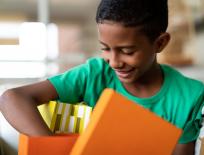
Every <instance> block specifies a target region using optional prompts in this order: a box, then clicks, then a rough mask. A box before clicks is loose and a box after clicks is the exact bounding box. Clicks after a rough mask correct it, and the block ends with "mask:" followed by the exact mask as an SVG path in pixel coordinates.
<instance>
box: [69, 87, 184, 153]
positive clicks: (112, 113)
mask: <svg viewBox="0 0 204 155" xmlns="http://www.w3.org/2000/svg"><path fill="white" fill-rule="evenodd" d="M181 132H182V130H181V129H179V128H177V127H176V126H174V125H172V124H170V123H169V122H167V121H165V120H163V119H162V118H160V117H159V116H157V115H156V114H154V113H152V112H150V111H149V110H147V109H145V108H143V107H142V106H140V105H138V104H136V103H134V102H133V101H130V100H128V99H127V98H126V97H124V96H122V95H120V94H118V93H116V92H115V91H113V90H111V89H106V90H105V91H104V92H103V93H102V95H101V97H100V99H99V101H98V103H97V105H96V107H95V109H94V111H93V114H92V116H91V119H90V122H89V124H88V126H87V128H86V130H85V131H84V132H83V133H82V134H81V135H80V137H79V138H78V139H77V141H76V143H75V145H74V147H73V149H72V151H71V155H135V154H138V155H151V154H152V155H159V154H161V155H170V154H172V151H173V149H174V147H175V145H176V143H177V141H178V139H179V137H180V135H181Z"/></svg>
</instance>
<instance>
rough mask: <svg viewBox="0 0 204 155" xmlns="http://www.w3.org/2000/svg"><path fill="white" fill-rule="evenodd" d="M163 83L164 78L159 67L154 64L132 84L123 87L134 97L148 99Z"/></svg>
mask: <svg viewBox="0 0 204 155" xmlns="http://www.w3.org/2000/svg"><path fill="white" fill-rule="evenodd" d="M163 81H164V78H163V73H162V70H161V68H160V65H159V64H155V65H153V66H152V67H151V68H150V69H149V70H148V71H147V72H146V73H144V75H143V76H142V77H140V78H139V79H137V80H136V81H135V82H134V83H131V84H123V85H124V87H125V88H126V90H127V91H128V92H130V93H131V94H133V95H134V96H137V97H150V96H152V95H154V94H156V93H157V92H158V91H159V90H160V88H161V86H162V84H163Z"/></svg>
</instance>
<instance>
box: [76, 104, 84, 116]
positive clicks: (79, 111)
mask: <svg viewBox="0 0 204 155" xmlns="http://www.w3.org/2000/svg"><path fill="white" fill-rule="evenodd" d="M84 111H85V106H83V105H79V108H78V115H77V117H80V118H82V117H83V115H84Z"/></svg>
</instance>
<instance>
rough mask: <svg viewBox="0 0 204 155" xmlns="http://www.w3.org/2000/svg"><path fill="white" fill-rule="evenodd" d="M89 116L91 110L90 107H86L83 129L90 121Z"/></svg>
mask: <svg viewBox="0 0 204 155" xmlns="http://www.w3.org/2000/svg"><path fill="white" fill-rule="evenodd" d="M90 115H91V108H90V107H86V111H85V117H84V126H83V129H85V128H86V126H87V125H88V123H89V119H90Z"/></svg>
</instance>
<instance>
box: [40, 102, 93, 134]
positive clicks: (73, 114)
mask: <svg viewBox="0 0 204 155" xmlns="http://www.w3.org/2000/svg"><path fill="white" fill-rule="evenodd" d="M39 111H40V113H41V115H42V116H43V118H44V120H45V122H46V123H47V125H48V126H49V127H50V129H51V130H52V132H54V133H82V132H83V131H84V129H85V128H86V126H87V124H88V122H89V119H90V115H91V112H92V108H91V107H89V106H87V105H85V104H84V103H78V104H68V103H61V102H57V101H50V102H49V104H48V105H43V106H40V107H39Z"/></svg>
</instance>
